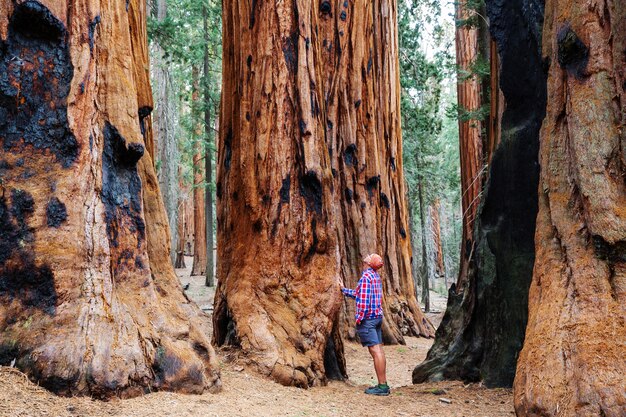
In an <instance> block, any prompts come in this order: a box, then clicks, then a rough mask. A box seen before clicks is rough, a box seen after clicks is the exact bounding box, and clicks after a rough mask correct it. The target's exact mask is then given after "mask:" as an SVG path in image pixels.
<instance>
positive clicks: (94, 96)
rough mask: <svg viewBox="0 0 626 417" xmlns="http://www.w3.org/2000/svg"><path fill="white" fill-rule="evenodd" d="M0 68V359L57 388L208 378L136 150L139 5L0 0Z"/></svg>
mask: <svg viewBox="0 0 626 417" xmlns="http://www.w3.org/2000/svg"><path fill="white" fill-rule="evenodd" d="M0 74H2V75H3V76H2V77H0V143H1V144H2V145H1V146H2V154H1V155H0V167H1V168H0V170H1V171H0V172H1V173H2V184H1V185H0V364H2V365H7V364H8V363H10V362H12V361H13V360H14V359H15V366H17V367H18V368H20V369H21V370H23V371H24V372H26V373H27V374H28V375H29V376H30V378H31V379H33V380H35V381H37V382H38V383H39V384H41V385H42V386H44V387H46V388H49V389H51V390H53V391H55V392H57V393H60V394H66V395H74V394H89V395H94V396H98V397H108V396H111V395H122V396H129V395H137V394H142V393H144V392H146V391H148V390H152V389H169V390H177V391H182V392H189V393H200V392H202V391H203V390H204V389H205V388H209V387H217V386H219V371H218V366H217V363H216V360H215V355H214V353H213V349H212V348H211V346H210V344H209V340H208V339H207V337H206V336H205V335H204V334H203V332H202V330H201V329H202V325H203V323H202V322H201V319H202V313H201V312H200V310H199V309H198V308H197V307H196V306H195V305H193V304H191V303H190V302H189V301H188V300H187V299H186V298H185V296H184V295H183V292H182V289H181V287H180V284H179V282H178V279H177V277H176V275H175V273H174V270H173V268H172V264H171V262H170V259H169V255H170V236H169V230H168V222H167V217H166V215H165V209H164V205H163V201H162V199H161V196H160V193H159V188H158V183H157V178H156V175H155V171H154V166H153V162H152V160H153V159H152V155H151V154H150V152H145V153H144V149H149V148H148V147H147V145H148V144H150V143H152V141H151V137H150V129H149V125H148V121H149V120H147V117H148V115H149V113H150V110H151V109H152V96H151V93H150V85H149V79H148V60H147V40H146V31H145V3H144V2H140V1H131V2H130V3H128V4H127V5H126V4H124V2H104V1H103V2H101V1H97V0H85V1H74V0H71V1H69V0H68V1H63V0H61V1H41V2H37V1H31V0H29V1H25V2H20V3H16V2H12V1H8V0H4V1H0ZM142 133H143V135H142Z"/></svg>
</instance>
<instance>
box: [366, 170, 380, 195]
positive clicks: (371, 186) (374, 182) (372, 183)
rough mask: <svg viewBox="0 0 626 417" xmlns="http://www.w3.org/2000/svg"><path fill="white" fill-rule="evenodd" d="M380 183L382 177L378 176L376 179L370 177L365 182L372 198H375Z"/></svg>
mask: <svg viewBox="0 0 626 417" xmlns="http://www.w3.org/2000/svg"><path fill="white" fill-rule="evenodd" d="M379 183H380V175H376V176H375V177H369V178H368V179H367V181H366V182H365V188H367V193H368V194H369V196H370V198H372V197H373V196H374V190H375V189H376V187H378V184H379Z"/></svg>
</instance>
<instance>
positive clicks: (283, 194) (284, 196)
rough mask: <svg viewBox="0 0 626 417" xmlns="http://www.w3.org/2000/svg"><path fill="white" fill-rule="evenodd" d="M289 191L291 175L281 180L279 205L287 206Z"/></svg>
mask: <svg viewBox="0 0 626 417" xmlns="http://www.w3.org/2000/svg"><path fill="white" fill-rule="evenodd" d="M290 189H291V174H288V175H287V176H286V177H285V179H283V185H282V186H281V187H280V193H279V194H280V202H281V204H289V190H290Z"/></svg>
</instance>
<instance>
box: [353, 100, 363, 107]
mask: <svg viewBox="0 0 626 417" xmlns="http://www.w3.org/2000/svg"><path fill="white" fill-rule="evenodd" d="M359 107H361V100H357V101H355V102H354V108H355V109H358V108H359Z"/></svg>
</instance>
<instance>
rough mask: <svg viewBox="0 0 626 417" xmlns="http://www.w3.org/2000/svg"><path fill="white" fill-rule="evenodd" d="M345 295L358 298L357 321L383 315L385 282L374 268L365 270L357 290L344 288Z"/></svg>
mask: <svg viewBox="0 0 626 417" xmlns="http://www.w3.org/2000/svg"><path fill="white" fill-rule="evenodd" d="M342 291H343V293H344V295H346V296H348V297H350V298H354V299H356V314H355V315H354V317H355V318H356V321H357V322H360V321H362V320H363V319H374V318H378V317H382V316H383V308H382V305H381V303H382V299H383V283H382V281H381V280H380V276H379V275H378V273H377V272H376V271H375V270H373V269H372V268H367V269H366V270H365V271H363V275H361V279H360V280H359V283H358V284H357V286H356V290H350V289H348V288H344V289H342Z"/></svg>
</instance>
